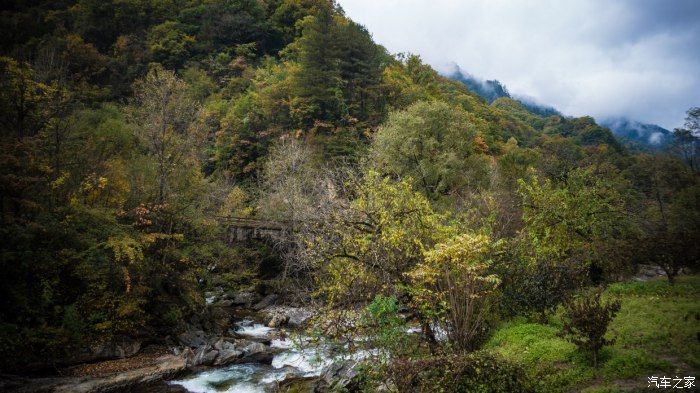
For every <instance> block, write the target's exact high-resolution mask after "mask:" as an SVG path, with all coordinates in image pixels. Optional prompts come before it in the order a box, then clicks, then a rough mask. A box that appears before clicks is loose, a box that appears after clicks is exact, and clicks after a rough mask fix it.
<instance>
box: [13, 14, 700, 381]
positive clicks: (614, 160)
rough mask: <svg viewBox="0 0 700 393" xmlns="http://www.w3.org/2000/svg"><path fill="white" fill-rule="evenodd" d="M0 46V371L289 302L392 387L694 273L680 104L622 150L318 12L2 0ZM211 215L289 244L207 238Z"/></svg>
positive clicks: (214, 326) (692, 141) (692, 171)
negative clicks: (606, 297)
mask: <svg viewBox="0 0 700 393" xmlns="http://www.w3.org/2000/svg"><path fill="white" fill-rule="evenodd" d="M0 29H1V30H2V31H1V32H0V55H1V57H0V130H1V134H0V135H1V137H0V168H1V169H0V176H1V181H0V209H1V210H0V216H1V220H2V226H1V229H0V238H1V239H2V241H0V272H2V274H0V302H1V304H0V362H1V363H2V367H1V368H2V369H3V370H8V371H13V372H24V371H26V370H30V371H31V370H38V369H45V368H46V367H47V366H48V367H53V366H59V365H65V364H72V363H75V362H80V361H87V360H95V359H96V357H95V354H94V353H93V352H94V351H93V352H91V351H90V350H89V349H88V348H94V346H95V343H110V342H116V341H119V340H125V339H126V338H128V339H133V338H137V339H138V340H140V341H142V342H153V343H162V342H167V340H165V337H168V336H174V335H177V334H179V333H180V332H182V331H185V330H187V329H190V328H192V327H193V326H194V327H197V328H202V329H204V330H208V331H209V330H211V331H217V330H221V329H223V328H222V327H221V325H220V321H221V320H222V318H223V319H224V320H225V319H226V317H225V316H223V317H222V312H223V311H222V310H221V309H219V308H212V307H209V306H208V305H207V304H206V302H205V296H204V293H205V292H207V291H212V290H214V289H215V288H218V289H220V290H223V291H234V292H235V291H242V290H252V291H261V292H263V293H272V292H274V293H276V294H279V295H280V299H282V300H281V301H282V302H289V303H293V304H297V305H299V304H303V305H311V304H313V305H314V308H315V309H316V310H319V314H318V317H317V318H315V319H314V321H315V323H316V324H315V325H314V329H316V330H315V331H317V332H322V334H323V335H324V336H325V337H329V338H339V337H344V335H347V334H348V332H351V333H352V334H355V335H363V336H368V337H373V338H372V340H373V341H372V342H373V344H374V345H377V346H379V347H381V348H383V349H385V350H386V353H391V354H392V355H391V358H392V359H399V360H400V361H397V362H398V363H391V362H390V361H388V360H387V361H386V362H385V363H386V364H387V366H386V369H385V370H388V371H386V372H387V373H388V374H386V375H389V374H391V373H394V374H391V375H393V377H392V378H394V381H396V382H395V383H396V384H397V385H396V386H398V388H399V390H400V391H410V389H409V390H401V386H403V385H401V381H402V379H401V378H404V379H405V378H407V377H406V375H407V374H406V373H409V374H410V370H413V369H414V367H419V366H417V365H416V364H413V363H411V361H413V360H415V359H418V358H420V357H421V356H422V357H425V358H426V359H428V357H430V356H433V357H432V358H430V359H431V360H421V361H425V362H426V363H425V364H435V367H436V368H442V367H443V366H441V364H443V363H441V362H448V363H449V362H451V361H452V360H449V359H453V358H451V357H449V358H445V357H440V356H448V355H445V354H450V355H449V356H466V355H463V354H465V353H472V352H473V351H475V350H478V349H479V348H481V347H482V346H483V345H484V343H486V342H487V341H488V340H489V337H490V335H491V334H492V330H491V329H492V328H494V327H495V326H496V325H497V323H498V321H503V320H506V319H509V318H511V317H513V316H527V317H532V318H535V319H536V320H537V321H542V322H544V321H546V320H547V316H548V315H552V314H553V313H555V312H557V310H558V307H559V306H560V305H561V304H563V303H564V302H565V301H566V300H568V299H569V298H571V297H572V296H573V294H575V293H578V291H580V290H582V289H584V288H587V287H590V286H597V285H604V284H608V283H612V282H615V281H618V280H622V279H625V278H626V277H629V276H631V275H633V274H634V273H635V272H636V269H637V266H638V265H639V264H645V265H655V266H659V267H660V268H662V269H663V271H664V272H665V274H666V275H667V278H668V280H669V281H671V282H672V281H674V279H675V278H676V276H678V275H679V274H680V273H682V272H684V271H685V272H686V273H687V272H690V271H692V270H693V269H695V268H696V267H697V264H698V261H699V259H700V248H699V247H698V244H700V176H699V175H698V171H699V170H700V166H699V165H700V163H699V162H698V152H699V151H698V149H699V148H700V143H699V142H698V132H699V126H698V118H699V115H700V113H698V110H697V108H695V109H691V110H689V111H688V119H687V123H686V128H685V129H681V130H677V132H676V134H675V139H674V142H673V143H674V145H673V148H672V151H671V152H670V153H668V154H666V153H653V154H651V153H636V152H631V151H629V150H628V149H627V148H625V147H624V146H623V145H622V144H621V143H620V142H618V141H617V140H616V138H615V137H614V136H613V134H612V133H611V132H610V130H609V129H607V128H604V127H602V126H600V125H598V124H596V122H595V121H594V120H593V119H592V118H591V117H581V118H570V117H565V116H562V115H558V114H552V113H539V112H537V111H533V110H532V108H530V109H528V108H526V107H525V106H523V105H522V104H521V103H520V102H518V101H516V100H513V99H511V98H509V97H500V98H497V99H494V100H493V102H490V103H489V102H487V101H486V100H484V99H483V98H481V97H479V96H478V95H476V94H474V93H472V92H470V91H469V90H468V88H467V87H466V86H464V85H463V84H462V83H460V82H458V81H453V80H450V79H448V78H445V77H443V76H440V75H439V74H438V73H437V72H436V71H435V70H433V69H432V68H431V67H430V66H429V65H427V64H425V63H423V62H422V61H421V59H420V57H418V56H414V55H410V54H406V55H404V54H399V55H393V54H389V53H387V51H386V50H385V49H384V48H383V47H381V46H380V45H378V44H376V43H375V42H374V41H373V39H372V36H371V35H370V33H369V32H368V31H367V30H366V29H365V28H364V27H363V26H361V25H359V24H357V23H355V22H353V21H352V20H350V19H349V18H348V17H346V16H345V15H344V13H343V11H342V9H340V7H339V6H337V5H336V4H335V3H332V2H330V1H328V0H163V1H154V0H114V1H102V0H77V1H70V0H54V1H41V0H35V1H20V0H17V1H14V2H9V4H8V3H5V5H3V9H2V12H1V14H0ZM227 217H252V218H257V219H261V220H275V221H276V222H285V223H289V226H290V228H291V230H289V231H287V232H285V234H284V236H283V237H282V238H278V239H275V240H274V241H269V240H264V239H257V240H250V241H248V242H243V243H240V242H231V241H230V238H229V236H228V232H227V231H228V228H227V226H226V218H227ZM683 269H685V270H683ZM368 305H369V306H368ZM367 306H368V307H367ZM363 310H365V311H363ZM367 310H368V311H367ZM399 310H401V312H402V313H403V312H406V311H407V310H408V313H409V314H410V315H411V317H410V318H412V319H411V320H414V321H416V323H417V324H418V325H419V326H420V327H421V334H420V337H421V338H420V340H418V343H417V344H416V345H415V346H413V345H412V344H411V345H408V344H405V343H403V342H399V341H398V340H399V338H396V337H403V336H402V335H401V334H398V333H396V331H397V330H396V329H398V328H397V326H399V325H395V323H398V320H397V319H396V318H398V317H396V315H395V314H396V313H398V311H399ZM392 313H393V314H392ZM613 314H614V313H613ZM358 315H365V316H367V315H369V316H370V317H367V318H364V317H362V318H360V317H359V316H358ZM696 315H697V314H696ZM373 318H374V319H373ZM691 318H692V317H691ZM358 320H361V321H363V322H362V323H359V322H358ZM329 321H332V323H329ZM400 326H403V325H400ZM392 329H394V330H392ZM399 330H400V329H399ZM392 332H394V333H396V334H394V333H392ZM373 334H374V335H375V336H373ZM164 340H165V341H164ZM409 348H411V351H413V350H414V349H415V352H412V353H408V352H407V351H408V350H409ZM382 353H384V352H382ZM479 353H480V352H473V353H472V354H471V355H468V356H479V355H478V354H479ZM417 354H421V355H417ZM454 354H457V355H454ZM382 359H385V358H382ZM406 359H410V360H406ZM436 359H438V360H436ZM445 359H448V360H445ZM488 359H490V360H488V362H495V363H494V364H496V365H495V366H493V367H497V368H498V367H501V366H499V365H498V364H500V363H498V360H497V359H496V360H493V359H491V358H488ZM484 361H486V360H484ZM431 362H437V363H431ZM489 364H491V363H489ZM503 367H506V366H503ZM508 367H510V366H508ZM378 370H379V369H378ZM392 370H393V371H392ZM463 371H464V370H463ZM504 372H505V371H504ZM402 373H403V374H402ZM465 373H467V371H465ZM467 374H468V373H467ZM465 375H466V374H465ZM443 377H444V376H443ZM367 378H369V379H371V378H370V377H367ZM372 378H378V379H379V380H381V379H382V378H384V377H382V376H376V375H374V376H372ZM425 378H430V377H429V376H426V377H425ZM435 378H437V377H435ZM441 378H442V377H441ZM444 378H448V377H444ZM404 382H405V381H404ZM414 382H415V381H414ZM443 382H444V381H443ZM482 382H483V381H482ZM368 383H369V382H368ZM421 383H423V382H421ZM425 383H426V384H428V382H425ZM412 386H416V385H412ZM426 386H427V385H426ZM370 391H371V390H370ZM511 391H513V390H511Z"/></svg>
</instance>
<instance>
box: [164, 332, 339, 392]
mask: <svg viewBox="0 0 700 393" xmlns="http://www.w3.org/2000/svg"><path fill="white" fill-rule="evenodd" d="M235 333H237V334H239V335H242V336H246V337H251V338H270V337H272V336H275V335H276V334H277V333H278V330H277V329H274V328H270V327H267V326H264V325H261V324H258V323H254V322H253V321H250V320H244V321H242V322H239V323H238V324H237V328H236V329H235ZM270 347H271V348H272V349H273V350H274V351H277V353H275V355H274V357H273V359H272V364H270V365H265V364H260V363H244V364H235V365H230V366H225V367H221V368H217V369H212V370H207V371H203V372H200V373H198V374H195V375H192V376H189V377H186V378H183V379H178V380H173V381H169V382H168V383H169V384H171V385H177V386H180V387H182V388H184V389H186V390H187V391H188V392H192V393H210V392H212V393H213V392H236V393H239V392H240V393H248V392H256V393H257V392H267V391H270V390H271V389H273V388H274V387H275V385H276V384H277V383H279V382H281V381H283V380H285V379H287V378H290V377H301V378H306V377H317V376H319V375H321V371H322V370H323V368H324V367H326V366H328V365H329V364H331V363H332V362H333V360H334V357H333V356H332V355H331V353H330V350H329V348H328V347H324V346H319V345H309V339H308V338H307V337H304V336H295V337H293V338H291V339H290V338H287V339H280V338H275V339H272V340H271V345H270Z"/></svg>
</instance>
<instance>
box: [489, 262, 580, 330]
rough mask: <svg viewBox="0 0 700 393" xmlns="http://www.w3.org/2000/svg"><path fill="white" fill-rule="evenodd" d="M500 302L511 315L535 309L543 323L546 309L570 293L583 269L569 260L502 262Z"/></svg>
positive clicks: (578, 282) (500, 267) (551, 307)
mask: <svg viewBox="0 0 700 393" xmlns="http://www.w3.org/2000/svg"><path fill="white" fill-rule="evenodd" d="M498 270H499V275H500V276H501V277H503V284H502V285H501V306H502V307H503V309H504V311H505V312H507V313H509V314H511V315H518V314H529V313H535V314H537V315H538V317H539V321H540V322H542V323H545V322H546V320H547V318H546V315H547V312H548V311H551V310H553V309H555V308H556V307H557V306H558V305H559V304H561V303H562V302H565V301H566V300H567V299H568V298H570V297H571V294H572V293H573V292H574V291H575V290H576V288H578V287H579V286H580V284H581V282H582V277H583V273H584V271H583V269H582V268H581V266H580V265H579V264H576V263H575V262H570V261H561V262H553V261H549V260H539V261H534V262H532V263H531V264H528V263H525V262H519V263H518V262H516V263H509V264H501V266H499V269H498Z"/></svg>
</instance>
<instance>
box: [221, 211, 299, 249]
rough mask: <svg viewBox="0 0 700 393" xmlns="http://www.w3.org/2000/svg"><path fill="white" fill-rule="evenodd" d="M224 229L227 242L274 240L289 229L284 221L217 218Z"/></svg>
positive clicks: (288, 225) (289, 226)
mask: <svg viewBox="0 0 700 393" xmlns="http://www.w3.org/2000/svg"><path fill="white" fill-rule="evenodd" d="M219 220H220V221H221V222H222V224H223V225H224V226H225V227H226V232H227V240H228V242H229V243H232V242H234V241H238V242H242V241H246V240H250V239H274V238H277V237H280V236H281V235H283V234H284V233H285V232H286V231H288V230H289V229H290V228H291V225H290V224H289V223H288V222H285V221H273V220H259V219H255V218H248V217H219Z"/></svg>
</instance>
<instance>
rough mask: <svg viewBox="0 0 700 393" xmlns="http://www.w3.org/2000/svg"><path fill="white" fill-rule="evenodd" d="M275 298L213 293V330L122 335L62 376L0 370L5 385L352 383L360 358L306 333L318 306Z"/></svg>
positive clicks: (96, 387) (246, 387) (308, 386)
mask: <svg viewBox="0 0 700 393" xmlns="http://www.w3.org/2000/svg"><path fill="white" fill-rule="evenodd" d="M277 300H278V297H277V296H276V295H274V294H268V295H267V296H262V295H260V294H257V293H254V292H239V293H224V292H223V291H221V290H219V291H213V292H209V293H207V294H206V303H207V306H206V307H207V310H209V311H211V310H215V311H216V315H218V316H219V317H220V319H221V320H220V321H219V323H218V324H217V325H216V326H217V327H218V329H216V331H214V332H212V331H207V330H205V329H204V328H202V327H200V328H197V327H195V326H191V327H190V328H188V329H186V330H184V331H182V332H180V333H179V334H177V335H176V336H170V337H166V338H164V339H163V340H161V341H163V342H165V343H166V344H165V345H158V346H153V345H151V346H148V347H146V348H141V343H140V342H139V341H137V340H128V339H124V338H123V339H121V340H120V341H119V342H113V343H107V344H102V345H100V346H96V347H95V348H93V349H92V352H91V353H90V356H89V357H86V359H90V360H91V362H89V363H83V364H80V365H77V366H71V367H65V368H63V369H61V370H59V376H51V377H43V378H24V377H17V376H9V375H5V376H0V391H7V392H17V393H20V392H21V393H30V392H107V391H127V390H128V391H132V390H133V389H134V388H135V387H138V386H145V385H149V386H151V388H149V389H148V391H149V392H152V391H155V392H160V391H172V389H176V391H190V392H210V391H212V392H213V391H217V392H219V391H222V390H223V391H254V392H264V391H270V390H274V389H275V388H277V387H280V386H288V385H290V384H302V385H304V386H305V388H304V389H302V391H305V390H309V391H311V390H316V389H318V388H321V386H330V385H333V384H336V383H341V384H347V381H345V382H337V381H338V380H348V375H352V374H353V372H352V370H353V367H354V363H345V362H339V359H338V357H337V356H336V355H335V354H334V353H333V351H332V349H331V348H328V347H323V346H318V345H311V343H310V340H309V338H308V337H305V336H303V335H302V334H301V333H300V332H301V328H302V327H303V326H304V324H305V323H306V321H307V320H308V319H309V318H310V317H311V315H312V312H311V311H309V310H308V309H304V308H298V307H291V306H287V305H278V304H276V303H277ZM202 325H203V324H200V326H202ZM104 359H108V360H104ZM174 377H176V378H175V379H172V378H174ZM159 381H160V382H159ZM153 383H156V385H153Z"/></svg>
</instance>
